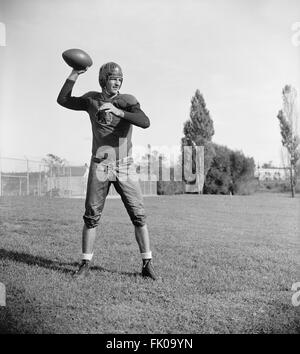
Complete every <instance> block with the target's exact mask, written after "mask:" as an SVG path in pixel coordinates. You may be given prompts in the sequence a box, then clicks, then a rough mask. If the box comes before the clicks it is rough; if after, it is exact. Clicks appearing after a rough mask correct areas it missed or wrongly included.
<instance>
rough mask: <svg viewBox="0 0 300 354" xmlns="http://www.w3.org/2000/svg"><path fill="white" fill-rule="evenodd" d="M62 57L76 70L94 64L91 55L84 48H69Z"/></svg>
mask: <svg viewBox="0 0 300 354" xmlns="http://www.w3.org/2000/svg"><path fill="white" fill-rule="evenodd" d="M62 57H63V59H64V61H65V62H66V63H67V64H68V65H69V66H71V67H72V68H73V69H75V70H84V69H86V68H87V67H89V66H91V65H92V64H93V61H92V59H91V57H90V56H89V55H88V54H87V53H86V52H85V51H83V50H82V49H75V48H74V49H68V50H66V51H64V52H63V53H62Z"/></svg>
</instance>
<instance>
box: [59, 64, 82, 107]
mask: <svg viewBox="0 0 300 354" xmlns="http://www.w3.org/2000/svg"><path fill="white" fill-rule="evenodd" d="M85 71H86V70H75V69H73V70H72V72H71V74H70V75H69V77H68V78H67V80H66V82H65V83H64V85H63V87H62V89H61V90H60V93H59V95H58V97H57V103H58V104H60V105H61V106H63V107H65V108H69V109H73V110H75V111H87V109H88V101H87V99H86V97H85V95H84V96H81V97H74V96H71V94H72V90H73V86H74V84H75V82H76V80H77V79H78V76H79V75H80V74H82V73H84V72H85Z"/></svg>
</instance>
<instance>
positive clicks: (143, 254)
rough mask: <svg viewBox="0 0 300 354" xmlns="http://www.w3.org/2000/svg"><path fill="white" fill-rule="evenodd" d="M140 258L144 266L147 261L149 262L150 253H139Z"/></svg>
mask: <svg viewBox="0 0 300 354" xmlns="http://www.w3.org/2000/svg"><path fill="white" fill-rule="evenodd" d="M141 256H142V260H143V263H144V264H145V263H146V262H147V261H149V260H151V258H152V252H151V251H149V252H144V253H141Z"/></svg>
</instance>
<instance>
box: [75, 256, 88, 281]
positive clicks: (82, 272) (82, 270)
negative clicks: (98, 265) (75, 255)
mask: <svg viewBox="0 0 300 354" xmlns="http://www.w3.org/2000/svg"><path fill="white" fill-rule="evenodd" d="M89 271H90V262H89V261H87V260H83V261H82V262H81V264H80V265H79V268H78V269H77V270H76V271H75V272H74V273H73V277H74V278H83V277H87V276H88V275H89Z"/></svg>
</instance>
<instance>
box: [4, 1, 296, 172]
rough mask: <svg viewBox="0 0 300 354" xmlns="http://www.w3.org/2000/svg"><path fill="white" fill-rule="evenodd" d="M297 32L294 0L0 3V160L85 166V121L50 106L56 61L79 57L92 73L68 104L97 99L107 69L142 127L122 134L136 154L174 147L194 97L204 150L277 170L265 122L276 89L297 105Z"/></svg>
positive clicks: (273, 133)
mask: <svg viewBox="0 0 300 354" xmlns="http://www.w3.org/2000/svg"><path fill="white" fill-rule="evenodd" d="M299 22H300V2H299V1H298V0H253V1H250V0H185V1H179V0H107V1H105V0H85V1H84V0H52V1H51V0H26V1H24V0H0V23H2V27H0V30H1V28H3V27H4V26H5V43H4V44H5V45H3V38H2V40H1V33H0V43H1V41H2V45H0V153H1V156H2V157H24V156H26V157H28V158H32V159H39V158H42V157H45V155H46V154H48V153H52V154H55V155H58V156H60V157H62V158H65V159H67V160H68V161H69V162H70V163H74V164H82V163H85V162H88V161H89V159H90V155H91V141H92V135H91V125H90V121H89V117H88V115H87V113H85V112H75V111H71V110H67V109H65V108H63V107H61V106H59V105H58V104H57V102H56V98H57V95H58V93H59V91H60V88H61V86H62V84H63V83H64V81H65V79H66V78H67V76H68V75H69V73H70V71H71V68H70V67H68V66H67V64H66V63H65V62H64V61H63V59H62V56H61V54H62V52H63V51H65V50H66V49H69V48H80V49H83V50H85V51H86V52H87V53H89V55H90V56H91V57H92V59H93V66H92V67H91V68H89V69H88V71H87V72H86V73H85V74H83V75H81V76H80V77H79V79H78V81H77V83H76V85H75V87H74V91H73V94H74V95H76V96H80V95H82V94H84V93H85V92H87V91H99V90H100V87H99V84H98V71H99V68H100V66H101V65H102V64H103V63H105V62H108V61H115V62H117V63H119V64H120V65H121V67H122V69H123V73H124V82H123V86H122V92H123V93H129V94H132V95H134V96H135V97H136V98H137V99H138V101H139V102H140V104H141V107H142V109H143V110H144V111H145V113H146V114H147V115H148V116H149V118H150V121H151V126H150V128H148V129H145V130H144V129H141V128H138V127H134V132H133V143H134V144H135V145H136V146H142V147H146V146H147V144H151V146H152V148H153V149H160V148H163V147H164V149H166V148H167V149H168V148H169V149H174V148H175V149H176V146H177V147H178V146H180V140H181V138H182V136H183V124H184V122H185V121H186V120H187V119H188V118H189V110H190V101H191V98H192V96H193V95H194V93H195V91H196V89H199V90H200V92H201V93H202V94H203V97H204V99H205V102H206V105H207V108H208V110H209V111H210V114H211V118H212V119H213V122H214V128H215V135H214V136H213V141H214V142H215V143H218V144H221V145H226V146H227V147H229V148H231V149H233V150H240V151H243V153H244V154H245V155H246V156H249V157H253V158H254V159H255V162H256V163H260V164H261V163H263V162H269V161H272V162H273V164H274V165H281V136H280V129H279V123H278V119H277V118H276V116H277V113H278V111H279V109H281V107H282V88H283V87H284V86H285V85H286V84H291V85H293V86H294V87H295V88H296V89H297V91H298V93H299V96H300V67H299V63H300V33H299V36H298V38H299V41H298V42H299V45H298V46H297V43H298V42H297V40H296V43H295V40H294V41H293V40H292V39H293V38H294V39H295V37H296V38H297V35H298V32H297V31H298V30H297V28H299V31H300V25H299V27H297V23H299ZM295 24H296V25H295ZM3 25H4V26H3ZM2 36H3V31H2Z"/></svg>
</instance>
